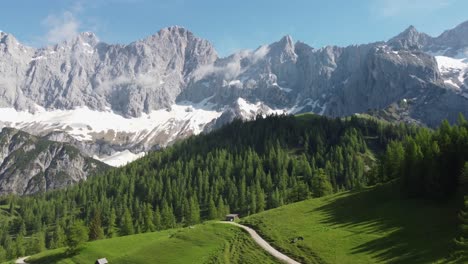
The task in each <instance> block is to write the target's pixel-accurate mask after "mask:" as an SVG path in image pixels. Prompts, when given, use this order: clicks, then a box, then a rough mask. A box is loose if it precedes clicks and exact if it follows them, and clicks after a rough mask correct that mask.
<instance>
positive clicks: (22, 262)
mask: <svg viewBox="0 0 468 264" xmlns="http://www.w3.org/2000/svg"><path fill="white" fill-rule="evenodd" d="M27 258H29V256H27V257H22V258H19V259H17V260H16V261H15V263H16V264H28V263H27V262H26V261H25V260H26V259H27Z"/></svg>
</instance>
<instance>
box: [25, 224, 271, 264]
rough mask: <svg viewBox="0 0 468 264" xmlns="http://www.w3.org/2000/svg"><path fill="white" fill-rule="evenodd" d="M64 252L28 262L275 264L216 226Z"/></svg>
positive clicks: (245, 239) (234, 232) (241, 235)
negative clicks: (100, 260)
mask: <svg viewBox="0 0 468 264" xmlns="http://www.w3.org/2000/svg"><path fill="white" fill-rule="evenodd" d="M64 252H65V249H57V250H49V251H44V252H42V253H40V254H37V255H34V256H32V257H31V258H29V259H28V260H27V262H28V263H31V264H42V263H43V264H46V263H47V264H50V263H60V264H71V263H80V264H81V263H94V261H95V260H96V259H98V258H102V257H106V258H107V259H108V260H109V263H112V264H119V263H121V264H124V263H125V264H139V263H168V264H170V263H174V264H176V263H181V264H182V263H277V262H276V261H275V260H274V259H273V258H272V257H270V255H268V254H267V253H266V252H264V251H263V250H262V249H261V248H260V247H259V246H257V245H256V244H255V242H254V241H253V240H251V238H250V237H249V235H248V234H247V233H245V232H244V231H242V230H241V229H239V228H237V227H234V226H230V225H224V224H218V223H206V224H201V225H196V226H194V227H193V228H183V229H171V230H165V231H161V232H154V233H145V234H139V235H133V236H125V237H117V238H113V239H105V240H99V241H94V242H89V243H86V245H85V246H84V248H83V249H82V250H81V252H80V253H79V254H77V255H75V256H72V257H70V256H67V255H65V253H64Z"/></svg>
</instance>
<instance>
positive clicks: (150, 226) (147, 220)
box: [143, 204, 155, 232]
mask: <svg viewBox="0 0 468 264" xmlns="http://www.w3.org/2000/svg"><path fill="white" fill-rule="evenodd" d="M153 221H154V216H153V207H152V206H151V204H146V206H145V212H144V215H143V232H153V231H154V230H155V228H154V222H153Z"/></svg>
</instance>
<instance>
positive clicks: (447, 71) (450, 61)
mask: <svg viewBox="0 0 468 264" xmlns="http://www.w3.org/2000/svg"><path fill="white" fill-rule="evenodd" d="M435 59H436V61H437V65H438V66H439V71H440V73H441V74H442V78H443V79H444V81H445V83H447V84H450V85H451V86H454V87H455V88H457V89H461V88H462V87H463V86H466V84H465V81H466V80H467V79H468V78H467V75H468V57H460V56H458V57H456V58H451V57H446V56H435Z"/></svg>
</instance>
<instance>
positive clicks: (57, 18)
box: [42, 11, 80, 44]
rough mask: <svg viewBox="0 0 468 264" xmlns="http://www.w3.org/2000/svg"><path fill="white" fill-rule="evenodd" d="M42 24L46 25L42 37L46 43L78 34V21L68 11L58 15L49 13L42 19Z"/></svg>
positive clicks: (52, 42) (59, 40)
mask: <svg viewBox="0 0 468 264" xmlns="http://www.w3.org/2000/svg"><path fill="white" fill-rule="evenodd" d="M42 24H43V25H44V26H46V27H47V33H46V35H45V38H44V40H45V42H46V43H47V44H54V43H57V42H61V41H64V40H68V39H71V38H73V37H75V36H76V35H78V34H79V28H80V21H78V20H77V19H76V17H75V16H74V15H73V13H72V12H70V11H65V12H63V13H62V14H60V15H49V16H47V17H46V18H45V19H44V20H43V21H42Z"/></svg>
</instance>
